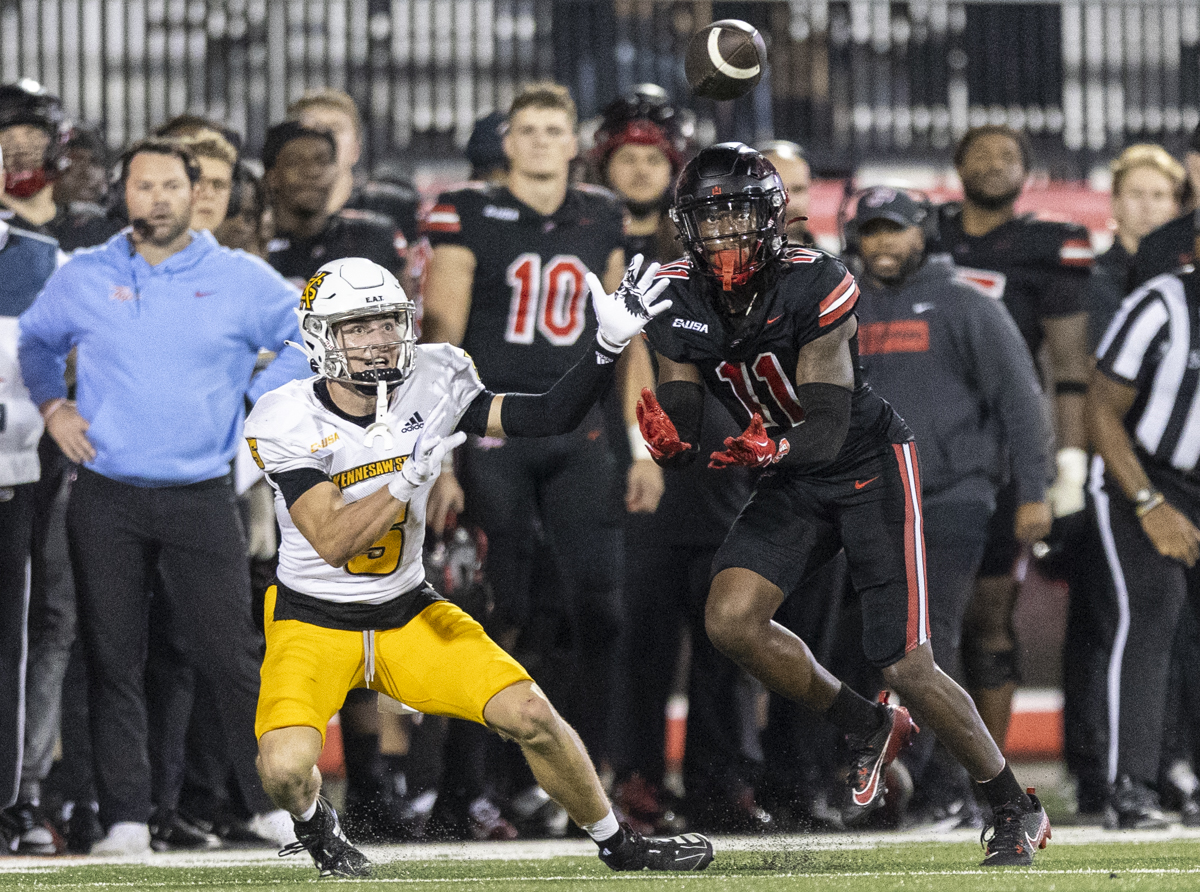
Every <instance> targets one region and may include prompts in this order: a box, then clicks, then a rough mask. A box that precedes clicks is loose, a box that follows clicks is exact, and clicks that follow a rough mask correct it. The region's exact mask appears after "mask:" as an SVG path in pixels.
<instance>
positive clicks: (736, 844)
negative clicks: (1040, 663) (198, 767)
mask: <svg viewBox="0 0 1200 892" xmlns="http://www.w3.org/2000/svg"><path fill="white" fill-rule="evenodd" d="M1056 836H1057V837H1061V839H1057V838H1056V840H1055V842H1054V843H1052V844H1051V846H1050V848H1048V849H1047V850H1046V851H1045V852H1043V853H1041V854H1040V855H1039V856H1038V858H1037V864H1036V866H1035V867H1034V868H1032V869H1019V868H1004V869H995V868H991V869H984V868H981V867H979V860H980V856H981V850H980V849H979V846H978V843H977V842H974V841H973V840H972V838H971V835H970V834H969V833H962V832H956V833H953V834H947V835H946V836H945V837H943V838H946V839H949V840H951V841H946V842H941V841H939V842H929V841H925V840H922V839H919V838H918V837H917V836H916V835H915V834H911V833H904V834H894V835H890V836H889V835H887V834H879V835H871V836H867V835H854V836H851V835H843V836H831V835H822V836H811V837H799V836H790V837H783V836H775V837H762V838H757V839H753V838H746V837H740V838H718V839H717V840H716V844H717V857H716V860H715V861H714V862H713V864H712V866H711V867H709V869H708V870H707V871H704V872H703V873H699V874H651V873H641V874H614V873H611V872H610V871H609V870H608V869H607V868H605V867H604V866H603V865H602V864H601V863H600V862H599V861H598V860H597V859H596V858H595V856H594V855H592V854H591V852H592V851H594V850H593V849H592V848H591V847H590V844H589V843H587V842H569V843H507V844H472V845H467V844H463V845H457V846H453V845H446V846H391V847H367V849H366V851H367V852H368V854H369V855H370V856H371V857H372V859H373V860H375V862H376V870H375V876H374V877H373V878H372V879H370V880H341V881H338V880H320V879H318V878H317V875H316V871H315V870H314V869H312V867H311V862H309V861H308V860H307V859H306V858H304V857H302V856H297V857H293V858H289V859H287V860H286V861H284V860H280V859H278V858H274V857H273V856H272V854H271V853H270V852H244V851H243V852H237V851H233V852H217V853H214V854H212V855H208V856H201V855H182V854H172V855H155V856H152V857H150V858H147V859H144V860H143V861H141V862H136V863H106V864H101V863H96V862H94V861H90V860H87V859H69V858H15V857H10V858H0V889H5V890H7V889H13V890H47V892H67V890H75V889H111V890H121V889H131V890H134V889H146V890H154V892H171V890H177V889H178V890H194V889H197V888H203V889H206V890H229V892H234V890H247V889H272V888H280V887H286V886H291V885H295V884H306V885H313V884H320V885H324V886H328V885H338V886H345V885H347V884H349V885H352V886H353V887H354V888H355V889H360V890H363V892H368V890H370V892H375V890H385V889H386V890H400V889H414V890H421V892H426V890H428V892H443V890H457V889H462V890H480V892H483V890H503V892H530V890H532V892H542V890H545V892H605V890H618V889H619V890H625V892H634V890H656V889H672V890H675V889H677V890H688V892H709V890H712V892H717V890H730V892H767V890H784V889H788V890H792V889H802V890H883V889H887V890H903V892H923V890H955V892H974V890H988V892H1000V890H1029V889H1037V890H1052V892H1079V890H1101V889H1102V890H1105V892H1120V890H1127V889H1139V890H1154V892H1160V890H1162V892H1174V890H1195V889H1200V833H1197V832H1196V831H1176V832H1175V833H1169V832H1168V833H1153V834H1151V833H1147V834H1138V833H1126V834H1116V833H1104V832H1101V831H1096V830H1085V829H1082V828H1063V829H1062V830H1060V831H1058V833H1057V834H1056Z"/></svg>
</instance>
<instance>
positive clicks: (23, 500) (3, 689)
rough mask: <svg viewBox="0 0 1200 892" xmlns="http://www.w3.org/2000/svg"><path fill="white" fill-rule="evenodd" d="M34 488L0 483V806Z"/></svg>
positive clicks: (23, 643) (9, 763)
mask: <svg viewBox="0 0 1200 892" xmlns="http://www.w3.org/2000/svg"><path fill="white" fill-rule="evenodd" d="M35 488H36V484H33V483H26V484H23V485H21V486H12V487H4V488H3V489H0V808H6V807H7V806H9V805H12V804H13V802H15V801H16V798H17V787H18V785H19V782H20V777H21V750H22V748H23V744H24V735H25V657H26V652H27V650H28V647H27V645H28V629H27V618H28V615H29V546H30V543H31V542H32V538H33V503H34V490H35Z"/></svg>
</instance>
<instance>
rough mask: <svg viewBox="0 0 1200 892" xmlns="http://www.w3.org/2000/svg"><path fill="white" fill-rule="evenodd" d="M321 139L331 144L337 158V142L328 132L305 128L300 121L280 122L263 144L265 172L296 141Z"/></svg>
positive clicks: (268, 132)
mask: <svg viewBox="0 0 1200 892" xmlns="http://www.w3.org/2000/svg"><path fill="white" fill-rule="evenodd" d="M306 136H307V137H311V138H313V139H320V140H323V141H325V142H327V143H328V144H329V148H330V149H331V150H332V151H333V156H334V157H335V158H336V157H337V142H336V141H335V140H334V138H333V134H332V133H330V132H329V131H328V130H318V129H316V128H315V127H305V126H304V125H303V124H301V123H300V122H299V121H294V120H289V121H280V122H279V123H278V124H275V125H273V126H272V127H270V128H269V129H268V130H267V138H266V140H265V141H264V142H263V150H262V163H263V169H264V170H270V169H271V168H272V167H274V166H275V162H276V161H277V160H278V159H279V153H280V152H282V151H283V147H284V146H286V145H287V144H288V143H290V142H291V141H292V140H294V139H302V138H304V137H306Z"/></svg>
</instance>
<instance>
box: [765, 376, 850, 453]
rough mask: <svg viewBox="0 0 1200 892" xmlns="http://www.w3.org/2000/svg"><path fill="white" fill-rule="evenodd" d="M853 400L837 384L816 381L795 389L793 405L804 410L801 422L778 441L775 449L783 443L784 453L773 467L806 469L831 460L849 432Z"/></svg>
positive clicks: (844, 389)
mask: <svg viewBox="0 0 1200 892" xmlns="http://www.w3.org/2000/svg"><path fill="white" fill-rule="evenodd" d="M853 397H854V394H853V393H852V392H851V391H849V390H847V389H846V388H845V387H839V386H838V385H837V384H826V383H824V382H820V381H817V382H811V383H808V384H801V385H800V386H799V387H797V388H796V402H798V403H799V404H800V405H801V406H803V407H804V420H803V421H801V422H800V423H799V424H797V425H796V426H795V427H793V428H792V429H791V430H789V431H788V432H787V433H786V434H785V435H784V436H782V437H780V438H779V446H780V447H782V446H783V445H784V444H785V443H786V444H787V451H786V452H785V453H784V454H783V456H782V457H781V458H780V459H779V460H778V461H777V462H776V464H779V465H782V466H784V467H788V468H809V467H817V466H819V465H823V464H825V463H827V462H829V461H832V460H833V459H834V458H835V457H836V456H837V454H838V453H839V452H841V451H842V445H843V444H844V443H845V442H846V434H848V433H849V432H850V408H851V401H852V399H853ZM781 451H782V449H781Z"/></svg>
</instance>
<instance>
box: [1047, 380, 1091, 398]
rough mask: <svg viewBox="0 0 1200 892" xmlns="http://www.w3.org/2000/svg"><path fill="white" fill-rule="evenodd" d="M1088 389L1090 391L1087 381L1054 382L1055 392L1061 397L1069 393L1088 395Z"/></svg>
mask: <svg viewBox="0 0 1200 892" xmlns="http://www.w3.org/2000/svg"><path fill="white" fill-rule="evenodd" d="M1087 389H1088V386H1087V382H1086V381H1055V382H1054V392H1055V393H1056V394H1058V395H1059V396H1063V395H1064V394H1068V393H1078V394H1084V393H1087Z"/></svg>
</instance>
